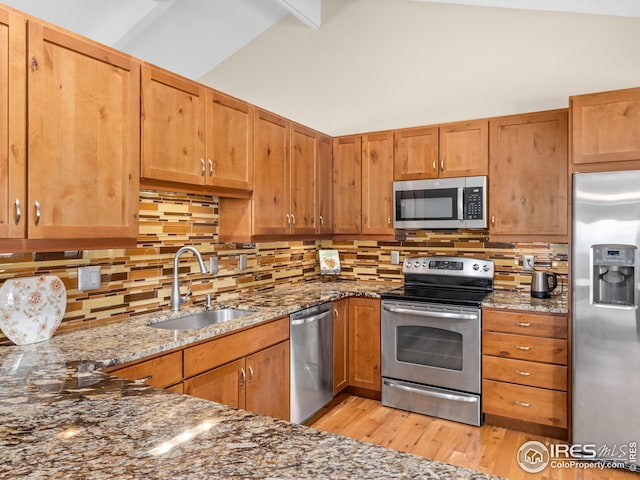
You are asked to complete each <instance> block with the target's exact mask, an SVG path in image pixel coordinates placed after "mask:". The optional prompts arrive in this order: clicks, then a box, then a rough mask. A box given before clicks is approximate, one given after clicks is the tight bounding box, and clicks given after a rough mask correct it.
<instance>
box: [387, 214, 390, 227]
mask: <svg viewBox="0 0 640 480" xmlns="http://www.w3.org/2000/svg"><path fill="white" fill-rule="evenodd" d="M387 225H391V216H388V217H387Z"/></svg>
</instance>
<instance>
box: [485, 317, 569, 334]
mask: <svg viewBox="0 0 640 480" xmlns="http://www.w3.org/2000/svg"><path fill="white" fill-rule="evenodd" d="M482 329H483V330H491V331H497V332H506V333H516V334H519V335H533V336H537V337H551V338H567V317H566V315H543V314H533V313H524V312H502V311H500V312H498V311H495V310H483V312H482Z"/></svg>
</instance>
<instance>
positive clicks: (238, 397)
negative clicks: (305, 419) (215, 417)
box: [184, 340, 289, 420]
mask: <svg viewBox="0 0 640 480" xmlns="http://www.w3.org/2000/svg"><path fill="white" fill-rule="evenodd" d="M184 393H185V394H187V395H192V396H194V397H199V398H204V399H206V400H211V401H214V402H218V403H222V404H224V405H229V406H231V407H235V408H242V409H246V410H250V411H252V412H255V413H260V414H262V415H269V416H271V417H276V418H282V419H284V420H287V419H288V418H289V340H286V341H284V342H280V343H278V344H276V345H273V346H272V347H269V348H265V349H264V350H261V351H259V352H256V353H254V354H252V355H249V356H246V357H243V358H240V359H238V360H235V361H233V362H229V363H227V364H225V365H222V366H220V367H217V368H214V369H212V370H209V371H208V372H205V373H203V374H201V375H197V376H195V377H193V378H190V379H187V380H185V382H184Z"/></svg>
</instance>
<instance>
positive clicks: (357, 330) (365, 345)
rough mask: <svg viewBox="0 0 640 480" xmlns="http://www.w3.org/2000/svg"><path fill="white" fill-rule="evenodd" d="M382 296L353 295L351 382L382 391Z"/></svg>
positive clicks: (351, 308) (351, 312) (350, 325)
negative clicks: (376, 297)
mask: <svg viewBox="0 0 640 480" xmlns="http://www.w3.org/2000/svg"><path fill="white" fill-rule="evenodd" d="M380 365H381V355H380V300H379V299H371V298H350V299H349V386H351V387H357V388H363V389H366V390H371V391H374V392H381V391H382V377H381V366H380Z"/></svg>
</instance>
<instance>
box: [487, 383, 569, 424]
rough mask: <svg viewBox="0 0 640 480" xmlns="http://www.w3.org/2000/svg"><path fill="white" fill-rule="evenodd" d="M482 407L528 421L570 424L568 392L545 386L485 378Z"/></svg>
mask: <svg viewBox="0 0 640 480" xmlns="http://www.w3.org/2000/svg"><path fill="white" fill-rule="evenodd" d="M482 411H483V412H485V413H488V414H492V415H499V416H501V417H510V418H517V419H519V420H524V421H526V422H533V423H540V424H543V425H552V426H554V427H560V428H566V426H567V394H566V393H565V392H557V391H555V390H546V389H544V388H536V387H524V386H522V385H513V384H511V383H502V382H494V381H492V380H483V381H482Z"/></svg>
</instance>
